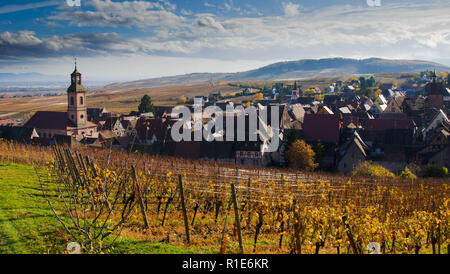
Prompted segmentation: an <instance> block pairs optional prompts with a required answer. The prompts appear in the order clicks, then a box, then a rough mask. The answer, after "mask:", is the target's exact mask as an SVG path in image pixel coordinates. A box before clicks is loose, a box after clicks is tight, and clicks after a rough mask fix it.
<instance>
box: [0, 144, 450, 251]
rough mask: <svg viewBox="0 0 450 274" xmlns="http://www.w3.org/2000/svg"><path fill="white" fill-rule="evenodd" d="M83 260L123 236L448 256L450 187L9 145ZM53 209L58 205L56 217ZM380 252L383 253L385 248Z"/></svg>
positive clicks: (212, 246)
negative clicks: (40, 170)
mask: <svg viewBox="0 0 450 274" xmlns="http://www.w3.org/2000/svg"><path fill="white" fill-rule="evenodd" d="M10 162H14V163H22V164H24V163H25V164H29V165H35V166H45V168H46V170H47V172H46V173H47V174H46V176H39V180H40V182H41V186H42V188H43V193H44V194H45V195H46V198H47V200H48V202H49V205H50V206H51V207H52V210H53V211H54V213H55V216H56V217H57V218H58V220H59V221H60V223H61V224H62V226H63V227H64V228H65V230H66V232H67V236H68V237H70V238H73V240H76V241H78V242H81V243H83V248H84V249H85V250H86V252H90V251H93V250H96V249H102V248H107V247H106V245H107V244H108V243H109V244H111V246H113V240H114V239H115V238H116V237H117V236H118V235H122V236H123V237H135V238H139V239H142V240H146V241H149V242H168V243H171V244H175V245H181V246H190V247H196V248H197V249H199V250H202V252H205V253H291V254H308V253H316V254H317V253H335V254H336V253H337V254H340V253H357V254H362V253H371V252H373V250H371V248H368V245H369V244H370V245H371V246H372V245H373V244H371V243H377V244H375V247H374V248H375V249H377V248H378V247H379V251H380V252H381V253H393V254H397V253H433V254H438V253H448V249H449V248H450V238H449V236H450V231H449V224H450V217H449V215H450V193H449V188H448V180H441V179H440V180H437V179H416V180H402V179H371V178H363V177H348V176H342V175H336V174H324V173H304V172H302V173H299V172H294V171H291V170H281V169H269V168H243V167H236V166H232V165H226V164H218V163H212V162H201V161H189V160H183V159H176V158H170V157H156V156H149V155H145V154H141V153H137V152H128V153H127V152H117V151H111V150H92V149H89V148H84V147H80V148H71V149H68V148H64V147H38V146H31V145H23V144H16V143H9V142H0V163H10ZM55 205H61V206H60V208H57V206H55ZM377 245H379V246H377Z"/></svg>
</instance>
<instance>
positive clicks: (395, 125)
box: [365, 119, 416, 131]
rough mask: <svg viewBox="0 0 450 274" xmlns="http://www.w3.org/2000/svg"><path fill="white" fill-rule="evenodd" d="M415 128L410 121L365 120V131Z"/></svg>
mask: <svg viewBox="0 0 450 274" xmlns="http://www.w3.org/2000/svg"><path fill="white" fill-rule="evenodd" d="M415 126H416V124H415V123H414V121H413V120H411V119H369V120H366V123H365V130H369V131H383V130H388V129H413V128H414V127H415Z"/></svg>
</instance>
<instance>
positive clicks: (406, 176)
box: [398, 167, 417, 179]
mask: <svg viewBox="0 0 450 274" xmlns="http://www.w3.org/2000/svg"><path fill="white" fill-rule="evenodd" d="M398 177H400V178H403V179H417V176H416V175H415V174H414V173H412V171H411V170H410V169H409V168H408V167H405V169H404V170H403V171H402V172H401V173H400V174H399V175H398Z"/></svg>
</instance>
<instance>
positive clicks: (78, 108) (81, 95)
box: [67, 60, 87, 128]
mask: <svg viewBox="0 0 450 274" xmlns="http://www.w3.org/2000/svg"><path fill="white" fill-rule="evenodd" d="M70 76H71V78H70V80H71V85H70V87H69V88H68V89H67V100H68V101H67V114H68V116H69V120H70V121H72V122H73V123H74V125H75V126H76V127H77V128H78V127H82V126H85V125H86V124H87V108H86V89H85V88H84V87H83V85H82V83H81V73H79V72H78V70H77V61H76V60H75V70H74V71H73V72H72V74H71V75H70Z"/></svg>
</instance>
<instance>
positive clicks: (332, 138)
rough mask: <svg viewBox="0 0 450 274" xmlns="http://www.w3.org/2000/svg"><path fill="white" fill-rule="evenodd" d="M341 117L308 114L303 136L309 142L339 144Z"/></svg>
mask: <svg viewBox="0 0 450 274" xmlns="http://www.w3.org/2000/svg"><path fill="white" fill-rule="evenodd" d="M339 130H340V126H339V115H317V114H306V115H305V120H304V123H303V135H304V138H305V140H307V141H318V140H320V141H322V142H333V143H337V142H339Z"/></svg>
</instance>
